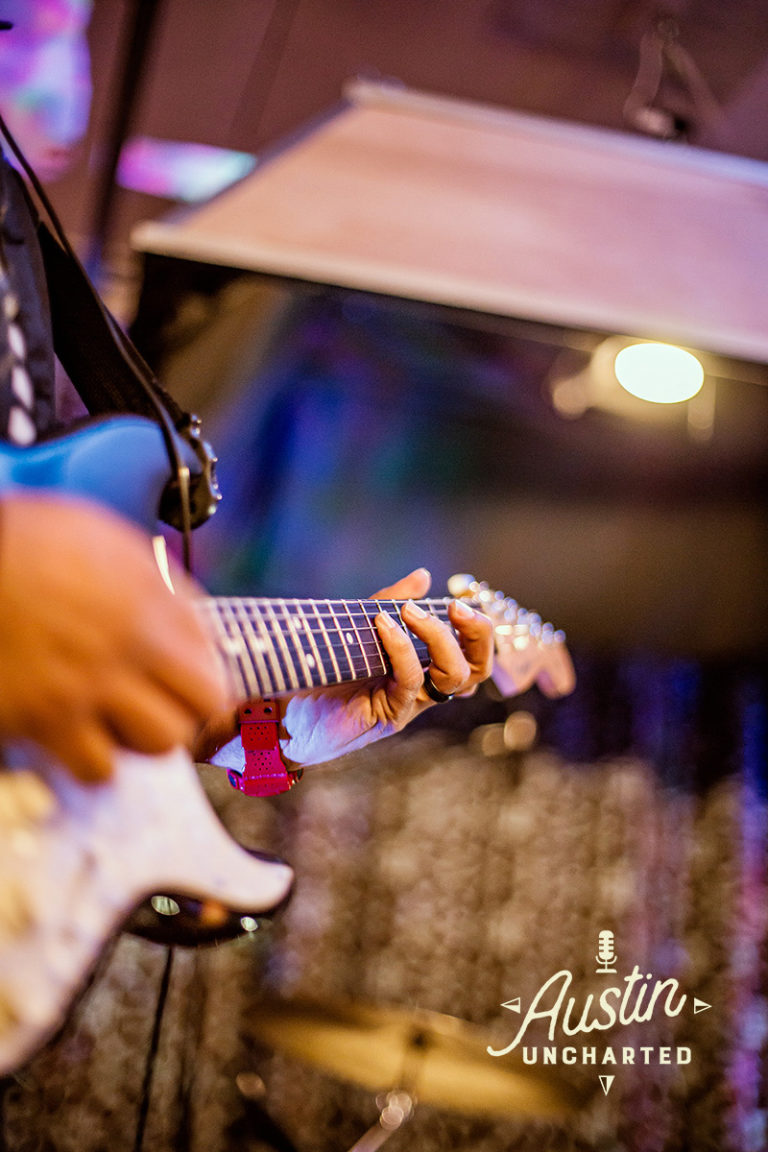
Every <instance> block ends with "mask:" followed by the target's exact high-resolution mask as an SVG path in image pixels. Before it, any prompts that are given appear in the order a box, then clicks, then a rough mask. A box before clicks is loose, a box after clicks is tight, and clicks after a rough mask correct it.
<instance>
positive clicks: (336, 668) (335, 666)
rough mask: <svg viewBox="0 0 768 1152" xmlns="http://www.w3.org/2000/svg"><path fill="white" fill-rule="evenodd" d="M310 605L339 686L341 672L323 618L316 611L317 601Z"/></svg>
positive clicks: (312, 601)
mask: <svg viewBox="0 0 768 1152" xmlns="http://www.w3.org/2000/svg"><path fill="white" fill-rule="evenodd" d="M310 603H311V604H312V607H313V608H314V610H315V615H316V617H317V619H318V622H319V624H320V628H321V630H322V634H323V637H324V639H325V644H326V648H327V650H328V655H329V656H330V658H331V663H332V665H333V671H334V675H335V678H336V680H335V682H336V683H337V684H341V683H342V675H341V671H340V669H339V665H338V661H337V660H336V656H335V653H334V651H333V648H332V646H331V642H330V639H329V637H328V631H327V629H326V627H325V623H324V621H323V618H322V616H321V614H320V611H319V609H318V601H317V600H311V601H310Z"/></svg>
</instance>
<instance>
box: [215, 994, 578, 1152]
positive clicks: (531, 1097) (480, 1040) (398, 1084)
mask: <svg viewBox="0 0 768 1152" xmlns="http://www.w3.org/2000/svg"><path fill="white" fill-rule="evenodd" d="M247 1033H248V1034H249V1035H250V1037H251V1038H252V1039H254V1040H255V1041H257V1042H258V1043H259V1044H260V1045H264V1046H265V1047H268V1048H271V1049H274V1050H275V1051H277V1052H280V1053H282V1054H283V1055H286V1056H289V1057H292V1058H295V1059H298V1060H300V1061H303V1062H305V1063H307V1064H310V1065H313V1066H314V1067H316V1068H319V1069H320V1070H321V1071H323V1072H326V1073H327V1074H329V1075H330V1076H333V1077H335V1078H337V1079H340V1080H344V1081H349V1082H351V1083H353V1084H357V1085H359V1086H360V1087H362V1088H366V1089H369V1090H370V1091H371V1092H373V1093H374V1094H375V1098H376V1104H377V1107H378V1108H379V1116H378V1119H377V1120H376V1122H375V1123H374V1124H373V1125H372V1126H371V1127H370V1128H369V1129H368V1131H367V1132H365V1133H364V1134H363V1135H362V1136H361V1137H360V1139H359V1140H357V1142H356V1143H355V1144H354V1145H353V1147H352V1148H351V1149H350V1150H349V1152H374V1150H375V1149H377V1148H380V1147H381V1146H382V1145H383V1144H384V1143H385V1142H386V1141H387V1140H389V1138H390V1137H391V1136H392V1135H394V1133H396V1132H397V1131H398V1130H399V1129H400V1128H401V1127H402V1126H403V1125H404V1124H406V1123H407V1122H408V1120H410V1119H411V1117H412V1116H413V1113H414V1109H415V1108H416V1105H417V1104H425V1105H430V1106H432V1107H435V1108H440V1109H447V1110H450V1111H455V1112H462V1113H465V1114H469V1115H473V1114H474V1115H481V1116H487V1117H495V1118H497V1119H504V1118H508V1119H513V1118H523V1119H525V1118H530V1119H544V1120H547V1121H549V1122H554V1123H558V1122H565V1121H567V1120H568V1119H569V1118H571V1117H573V1116H574V1115H575V1113H576V1110H577V1099H576V1094H575V1092H574V1090H573V1088H572V1087H571V1086H570V1085H568V1084H566V1083H565V1082H564V1081H562V1080H561V1079H560V1078H559V1077H549V1076H548V1077H547V1078H544V1077H543V1076H542V1075H541V1074H540V1073H539V1074H537V1073H534V1072H532V1071H531V1069H529V1068H525V1067H524V1066H523V1063H522V1059H521V1058H520V1056H519V1055H518V1054H513V1053H510V1054H508V1055H506V1056H503V1057H498V1058H494V1057H491V1056H489V1054H488V1046H489V1044H491V1043H492V1038H490V1037H489V1036H488V1035H487V1034H486V1033H484V1032H483V1031H482V1030H481V1029H479V1028H476V1027H475V1026H473V1025H470V1024H467V1023H465V1022H464V1021H463V1020H459V1019H457V1018H456V1017H453V1016H448V1015H444V1014H441V1013H438V1012H429V1011H423V1010H419V1009H405V1008H398V1007H382V1006H378V1005H371V1004H364V1003H357V1002H353V1001H332V1002H328V1003H323V1004H317V1003H311V1002H306V1001H291V1000H283V1001H276V1002H271V1003H265V1004H263V1005H261V1006H260V1008H259V1011H258V1013H257V1015H256V1018H255V1019H253V1020H252V1021H251V1022H250V1023H249V1025H248V1026H247ZM237 1083H238V1087H239V1088H240V1091H241V1093H242V1095H243V1096H244V1097H245V1098H246V1100H251V1101H254V1102H258V1101H259V1099H260V1098H262V1097H263V1095H264V1092H265V1089H264V1084H263V1081H261V1079H260V1078H259V1077H258V1076H257V1075H255V1074H254V1073H249V1072H244V1073H241V1074H240V1076H239V1077H238V1079H237ZM257 1108H258V1112H259V1114H260V1115H261V1116H263V1117H264V1119H265V1120H266V1119H267V1116H266V1113H264V1112H263V1111H262V1109H261V1108H260V1105H258V1103H257ZM267 1127H268V1129H269V1130H270V1131H269V1132H268V1131H266V1130H264V1131H263V1132H262V1133H261V1135H263V1136H266V1137H267V1138H270V1134H271V1137H272V1139H273V1141H274V1143H273V1147H275V1148H276V1149H279V1150H280V1152H291V1150H292V1149H293V1145H292V1144H291V1143H290V1141H289V1140H288V1139H287V1137H286V1136H285V1135H284V1133H282V1132H278V1131H277V1130H276V1126H275V1125H274V1123H273V1122H272V1121H268V1124H267ZM254 1134H255V1133H254ZM262 1147H263V1145H262Z"/></svg>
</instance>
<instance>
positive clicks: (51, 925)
mask: <svg viewBox="0 0 768 1152" xmlns="http://www.w3.org/2000/svg"><path fill="white" fill-rule="evenodd" d="M0 876H2V885H0V1074H4V1073H6V1072H8V1071H10V1070H11V1069H13V1068H16V1067H18V1066H19V1065H20V1064H22V1063H23V1062H24V1060H26V1059H27V1058H28V1057H29V1056H30V1055H31V1054H32V1053H33V1052H34V1051H35V1050H36V1049H37V1048H39V1047H40V1046H41V1045H42V1044H43V1043H44V1042H45V1040H46V1039H47V1038H48V1037H49V1036H51V1035H52V1034H53V1033H54V1032H55V1031H56V1030H57V1029H58V1028H59V1027H60V1025H61V1024H62V1022H63V1020H64V1017H65V1015H66V1011H67V1008H68V1007H69V1004H70V1003H71V1000H72V998H73V996H74V994H75V993H76V991H77V989H78V987H79V985H80V984H81V983H82V980H83V977H84V976H85V975H86V974H87V973H88V972H89V970H90V969H91V968H92V966H93V964H94V962H95V961H96V959H97V957H98V954H99V952H100V950H101V948H102V946H103V944H104V942H105V940H106V939H107V938H108V936H109V935H110V934H111V933H112V932H113V931H114V929H115V928H116V927H118V926H119V925H120V924H121V922H122V921H123V920H124V919H125V918H126V916H127V915H128V914H129V912H131V911H132V910H133V908H135V907H136V905H137V904H138V903H140V902H141V901H142V900H144V899H145V898H146V897H147V896H149V895H152V894H153V893H156V892H163V891H165V892H175V893H181V894H185V895H189V896H193V897H195V898H197V899H212V900H218V901H220V902H221V903H222V904H225V905H227V906H228V907H229V908H231V909H233V910H237V911H243V912H246V911H247V912H252V913H259V912H264V911H267V910H269V909H270V908H273V907H274V906H275V905H276V904H279V903H280V901H281V900H282V899H283V898H284V897H285V896H286V894H287V893H288V890H289V889H290V886H291V882H292V879H293V873H292V871H291V869H290V868H289V867H288V866H287V865H285V864H280V863H273V862H267V861H262V860H257V859H254V858H253V857H252V856H250V855H248V853H247V852H245V850H244V849H242V848H240V847H239V846H238V845H237V844H236V843H235V841H234V840H232V839H231V838H230V837H229V835H228V834H227V833H226V832H225V830H224V828H223V827H222V826H221V824H220V823H219V821H218V819H217V818H216V816H215V815H214V813H213V810H212V809H211V807H210V805H209V803H208V801H207V799H206V797H205V794H204V793H203V790H202V788H201V786H200V782H199V780H198V778H197V773H196V771H195V768H194V765H193V764H192V761H191V760H190V758H189V756H188V754H187V753H186V752H184V751H182V750H177V751H174V752H171V753H169V754H168V755H166V756H161V757H153V758H148V757H142V756H137V755H134V754H132V753H125V754H124V755H122V756H121V757H120V758H119V759H118V762H117V763H116V765H115V772H114V777H113V779H112V780H111V781H110V782H109V783H107V784H105V785H101V786H98V787H91V788H86V787H84V786H82V785H80V784H78V783H77V782H75V781H73V780H72V779H71V778H70V777H69V776H67V775H65V774H64V773H63V772H62V771H60V770H59V769H53V768H52V769H49V770H46V771H45V772H43V773H40V772H39V771H31V770H23V769H8V770H4V771H3V772H2V773H0Z"/></svg>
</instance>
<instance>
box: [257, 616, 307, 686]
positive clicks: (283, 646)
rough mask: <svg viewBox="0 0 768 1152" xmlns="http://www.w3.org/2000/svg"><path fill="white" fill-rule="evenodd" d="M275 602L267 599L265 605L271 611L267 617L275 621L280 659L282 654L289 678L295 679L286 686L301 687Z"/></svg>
mask: <svg viewBox="0 0 768 1152" xmlns="http://www.w3.org/2000/svg"><path fill="white" fill-rule="evenodd" d="M278 603H279V601H278ZM274 604H275V601H274V600H265V601H264V606H265V608H266V610H267V611H268V612H269V617H268V618H267V619H268V620H270V619H271V620H272V621H273V622H274V625H275V630H276V632H277V643H278V659H280V656H282V659H281V660H280V664H281V667H282V666H283V665H284V667H285V672H287V674H288V676H289V678H290V679H291V680H292V681H293V683H292V684H290V685H286V687H291V688H300V687H301V685H300V684H299V678H298V676H297V675H296V666H295V664H294V663H293V657H292V656H291V653H290V650H289V648H288V645H287V643H286V641H285V631H284V629H283V627H282V624H281V622H280V620H279V619H278V617H277V613H276V612H275V608H274ZM265 623H266V621H265Z"/></svg>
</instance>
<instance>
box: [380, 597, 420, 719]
mask: <svg viewBox="0 0 768 1152" xmlns="http://www.w3.org/2000/svg"><path fill="white" fill-rule="evenodd" d="M375 624H376V628H377V630H378V633H379V637H380V639H381V643H382V645H383V647H384V651H385V652H386V654H387V656H388V657H389V662H390V666H391V673H390V676H389V681H388V685H387V701H388V703H389V707H390V709H391V711H392V713H393V715H395V716H397V715H398V714H402V713H403V712H405V711H406V710H407V709H409V708H413V706H414V704H415V702H416V699H417V696H418V693H419V689H420V688H421V685H422V683H423V682H424V671H423V669H422V667H421V664H420V662H419V658H418V656H417V655H416V649H415V648H414V646H413V644H412V643H411V641H410V639H409V638H408V636H407V635H406V633H405V632H404V631H403V630H402V628H400V627H399V625H398V624H396V623H395V621H394V620H393V619H392V617H391V616H390V615H389V613H387V612H379V614H378V616H376V618H375Z"/></svg>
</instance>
